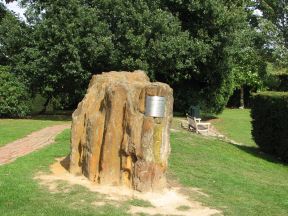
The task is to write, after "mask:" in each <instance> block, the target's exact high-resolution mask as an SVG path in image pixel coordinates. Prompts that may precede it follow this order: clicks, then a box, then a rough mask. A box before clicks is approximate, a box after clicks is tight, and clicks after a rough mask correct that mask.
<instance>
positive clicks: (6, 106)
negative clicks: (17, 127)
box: [0, 65, 30, 117]
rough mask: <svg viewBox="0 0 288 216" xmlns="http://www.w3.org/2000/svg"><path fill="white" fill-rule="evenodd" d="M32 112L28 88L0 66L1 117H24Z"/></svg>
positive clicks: (9, 69)
mask: <svg viewBox="0 0 288 216" xmlns="http://www.w3.org/2000/svg"><path fill="white" fill-rule="evenodd" d="M29 112H30V103H29V94H28V90H27V88H26V86H25V85H24V84H23V82H21V80H19V79H18V78H17V77H16V76H15V74H13V73H12V72H11V68H10V67H7V66H1V65H0V117H23V116H25V115H27V114H28V113H29Z"/></svg>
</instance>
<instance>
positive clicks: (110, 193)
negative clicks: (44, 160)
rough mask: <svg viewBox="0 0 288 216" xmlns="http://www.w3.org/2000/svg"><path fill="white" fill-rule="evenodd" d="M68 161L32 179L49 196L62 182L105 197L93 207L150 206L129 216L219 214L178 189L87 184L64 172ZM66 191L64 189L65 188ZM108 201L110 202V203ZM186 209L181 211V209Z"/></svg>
mask: <svg viewBox="0 0 288 216" xmlns="http://www.w3.org/2000/svg"><path fill="white" fill-rule="evenodd" d="M66 162H67V160H65V159H64V158H58V159H57V161H56V162H55V163H54V164H52V165H51V166H50V170H51V173H43V172H39V173H37V175H36V176H35V177H34V179H36V180H38V181H39V183H40V185H42V186H45V187H47V188H48V190H49V191H50V192H51V193H62V192H63V191H61V190H59V189H58V187H57V184H58V183H59V181H61V182H62V184H63V181H64V182H65V183H66V184H68V185H69V186H71V187H72V186H73V185H81V186H83V187H85V188H87V189H88V190H89V191H91V192H95V193H99V194H101V195H103V196H105V199H104V200H101V201H99V200H98V201H95V202H93V203H92V204H93V205H95V206H104V205H105V204H111V203H115V202H116V203H117V202H118V203H119V202H127V201H129V200H135V199H137V200H143V201H144V202H149V203H151V206H133V205H132V206H130V209H129V211H128V213H130V214H132V215H137V214H138V213H139V214H140V213H143V214H147V215H155V214H158V215H183V216H186V215H187V216H188V215H189V216H191V215H197V216H208V215H214V214H218V215H219V214H221V212H220V211H218V210H216V209H212V208H209V207H206V206H203V205H202V204H201V203H200V202H198V201H194V200H191V199H190V198H189V197H188V196H186V195H184V194H182V193H181V192H180V190H181V188H180V187H171V188H166V189H165V190H163V191H161V192H146V193H141V192H138V191H135V190H132V189H130V188H127V187H124V186H105V185H98V184H95V183H93V182H90V181H89V180H88V179H87V178H86V177H84V176H74V175H72V174H70V173H69V172H68V171H67V164H66ZM66 190H67V188H66ZM110 202H111V203H110ZM183 206H184V207H185V208H184V207H183Z"/></svg>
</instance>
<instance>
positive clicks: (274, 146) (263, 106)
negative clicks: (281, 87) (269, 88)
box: [251, 92, 288, 161]
mask: <svg viewBox="0 0 288 216" xmlns="http://www.w3.org/2000/svg"><path fill="white" fill-rule="evenodd" d="M251 116H252V127H253V129H252V135H253V137H254V140H255V142H256V144H257V145H258V146H259V147H260V148H261V149H262V150H263V151H264V152H267V153H271V154H274V155H276V156H279V157H281V158H282V159H283V160H284V161H288V92H262V93H258V94H254V95H253V100H252V110H251Z"/></svg>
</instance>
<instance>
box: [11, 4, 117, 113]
mask: <svg viewBox="0 0 288 216" xmlns="http://www.w3.org/2000/svg"><path fill="white" fill-rule="evenodd" d="M28 13H29V14H28V17H27V18H28V21H29V22H30V25H31V28H32V34H31V35H30V37H31V40H30V43H29V44H28V46H27V47H26V49H25V50H24V51H23V52H22V53H20V54H19V55H18V56H17V60H18V61H17V65H15V69H16V72H17V73H18V74H19V75H20V76H22V77H24V79H25V80H27V83H28V84H29V85H30V89H31V90H32V92H34V93H35V92H37V93H40V94H41V95H42V96H44V97H45V98H47V101H46V103H45V105H48V103H49V101H50V100H51V99H52V98H53V97H61V98H67V96H68V100H69V101H66V105H67V103H68V105H70V106H71V104H72V105H73V104H74V106H75V104H77V103H78V101H79V97H82V96H83V92H84V90H85V89H86V86H87V83H88V81H89V78H90V76H91V74H92V73H93V72H95V71H103V70H104V69H107V68H109V62H111V58H112V56H113V43H112V41H111V33H110V32H109V29H108V26H107V24H106V23H105V22H102V21H99V19H98V14H99V13H100V11H99V10H98V9H97V8H91V7H89V6H88V5H84V4H80V1H78V0H70V1H62V0H57V1H54V0H53V1H35V3H33V4H31V5H28ZM103 63H105V65H103ZM45 107H46V106H44V110H43V112H44V111H45V109H46V108H45Z"/></svg>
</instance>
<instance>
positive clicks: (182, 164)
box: [0, 119, 288, 216]
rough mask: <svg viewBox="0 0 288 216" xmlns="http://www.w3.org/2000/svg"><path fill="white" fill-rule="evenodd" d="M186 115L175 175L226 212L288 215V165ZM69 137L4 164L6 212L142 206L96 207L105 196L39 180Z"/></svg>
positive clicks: (109, 211) (175, 136)
mask: <svg viewBox="0 0 288 216" xmlns="http://www.w3.org/2000/svg"><path fill="white" fill-rule="evenodd" d="M180 120H181V119H176V123H175V122H174V124H173V125H174V126H177V128H176V129H177V130H176V131H174V132H172V133H171V148H172V151H171V157H170V161H169V177H171V178H172V179H173V181H175V180H176V181H177V182H179V183H180V184H181V185H182V186H183V187H185V188H186V189H187V190H186V191H187V193H188V194H190V195H191V197H193V198H195V199H197V200H199V201H201V202H203V203H204V204H205V205H207V206H210V207H212V208H216V209H219V210H221V211H223V213H224V215H241V216H242V215H249V216H250V215H252V216H253V215H255V216H258V215H261V216H262V215H264V216H265V215H267V216H268V215H269V216H270V215H277V216H278V215H280V216H281V215H283V216H284V215H287V212H288V181H287V179H288V167H287V165H283V164H281V163H280V162H279V161H277V160H276V159H275V158H273V157H270V156H268V155H265V154H263V153H261V152H259V150H258V149H257V148H255V147H253V146H236V145H231V144H228V143H225V142H222V141H219V140H216V139H213V138H207V137H203V136H200V135H196V134H194V133H191V132H186V131H183V130H181V129H180V127H179V121H180ZM19 121H20V120H19ZM19 125H21V124H20V123H19ZM23 125H25V121H24V122H23ZM23 127H25V126H23ZM11 128H13V127H12V126H11ZM19 128H21V127H20V126H19ZM7 129H8V127H7ZM2 138H3V137H1V138H0V140H1V139H2ZM69 140H70V134H69V130H66V131H65V132H64V133H62V134H61V135H60V136H58V137H57V139H56V143H55V144H52V145H50V146H47V147H45V148H44V149H42V150H40V151H36V152H34V153H32V154H29V155H27V156H24V157H22V158H18V159H17V160H16V161H15V162H13V163H11V164H7V165H4V166H0V215H1V216H2V215H5V216H6V215H11V216H12V215H13V216H14V215H16V216H17V215H45V216H46V215H53V216H54V215H127V211H128V209H129V206H130V205H142V201H138V200H134V201H133V200H132V201H127V202H124V203H119V204H118V206H115V205H112V204H111V202H107V204H106V205H104V206H95V205H93V204H92V203H93V202H95V201H102V200H103V199H105V198H103V196H102V195H100V194H97V193H92V192H89V191H87V190H86V189H85V188H83V187H81V186H74V187H72V188H70V190H68V191H66V190H64V191H65V192H61V191H62V189H63V188H64V189H65V187H67V185H66V186H65V182H63V183H62V184H60V188H59V191H60V192H59V193H50V192H49V191H48V189H47V188H46V187H45V186H41V185H39V183H38V182H37V180H34V179H33V177H34V176H35V174H36V173H37V172H38V171H48V167H49V165H50V164H51V163H53V162H54V159H55V158H57V157H62V156H65V155H68V154H69ZM61 187H63V188H62V189H61ZM191 187H193V188H195V187H196V188H199V189H200V190H201V191H202V192H204V193H206V194H207V196H204V195H201V194H199V193H197V192H195V191H194V192H193V190H192V191H190V190H189V188H191ZM189 191H190V192H189ZM81 200H83V201H81ZM80 201H81V202H80ZM139 203H140V204H139Z"/></svg>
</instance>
